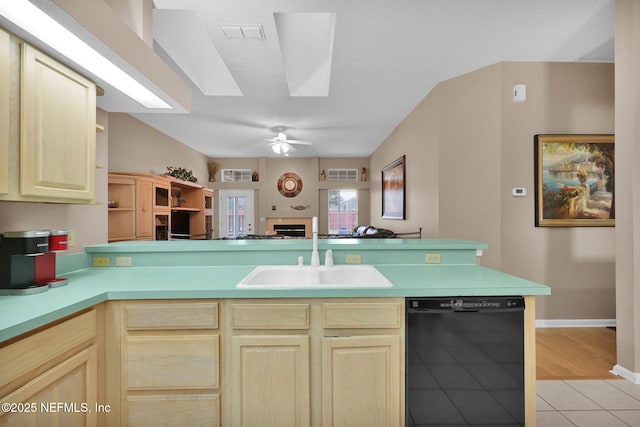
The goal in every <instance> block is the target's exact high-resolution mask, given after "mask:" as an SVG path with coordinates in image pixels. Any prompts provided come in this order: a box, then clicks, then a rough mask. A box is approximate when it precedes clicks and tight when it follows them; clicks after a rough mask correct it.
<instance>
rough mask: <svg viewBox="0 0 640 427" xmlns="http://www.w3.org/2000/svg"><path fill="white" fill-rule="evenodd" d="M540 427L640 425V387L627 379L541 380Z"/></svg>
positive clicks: (539, 388) (538, 390)
mask: <svg viewBox="0 0 640 427" xmlns="http://www.w3.org/2000/svg"><path fill="white" fill-rule="evenodd" d="M537 394H538V401H537V405H536V406H537V423H536V424H537V427H544V426H548V427H565V426H568V427H571V426H578V427H618V426H621V427H625V426H640V385H634V384H632V383H630V382H629V381H626V380H622V379H621V380H562V381H561V380H539V381H538V382H537Z"/></svg>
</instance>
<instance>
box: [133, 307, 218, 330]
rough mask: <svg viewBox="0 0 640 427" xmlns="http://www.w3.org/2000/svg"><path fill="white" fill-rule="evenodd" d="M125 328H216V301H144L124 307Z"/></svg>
mask: <svg viewBox="0 0 640 427" xmlns="http://www.w3.org/2000/svg"><path fill="white" fill-rule="evenodd" d="M124 315H125V325H126V328H127V329H134V330H135V329H137V330H150V329H217V328H218V303H217V302H193V303H144V304H138V303H136V304H127V305H125V307H124Z"/></svg>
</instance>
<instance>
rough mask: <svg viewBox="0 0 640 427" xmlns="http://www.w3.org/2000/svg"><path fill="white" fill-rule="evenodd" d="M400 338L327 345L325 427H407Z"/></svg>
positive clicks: (325, 342) (344, 339)
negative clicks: (355, 426)
mask: <svg viewBox="0 0 640 427" xmlns="http://www.w3.org/2000/svg"><path fill="white" fill-rule="evenodd" d="M401 354H402V353H401V349H400V337H399V336H391V335H376V336H358V337H327V338H323V340H322V418H323V420H322V425H323V426H325V427H329V426H353V425H363V426H365V425H366V426H369V427H370V426H381V427H382V426H386V427H393V426H398V425H404V423H403V422H402V404H403V402H402V401H401V396H402V393H401V390H400V387H401V383H402V382H401V379H400V376H401V375H402V373H401V372H402V371H401V364H400V363H401Z"/></svg>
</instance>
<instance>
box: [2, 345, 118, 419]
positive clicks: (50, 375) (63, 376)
mask: <svg viewBox="0 0 640 427" xmlns="http://www.w3.org/2000/svg"><path fill="white" fill-rule="evenodd" d="M97 357H98V356H97V351H96V347H95V346H91V347H89V348H87V349H85V350H83V351H81V352H79V353H77V354H76V355H74V356H71V357H70V358H68V359H67V360H65V361H64V362H62V363H60V364H58V365H56V366H54V367H53V368H51V369H49V370H48V371H46V372H44V373H43V374H41V375H40V376H38V377H36V378H34V379H33V380H31V381H29V382H28V383H27V384H25V385H24V386H22V387H20V388H19V389H17V390H16V391H14V392H13V393H11V394H9V395H7V396H4V397H3V398H1V399H0V401H1V402H2V403H3V404H6V403H9V404H16V405H17V404H22V405H23V406H20V407H19V408H20V410H16V412H8V411H0V426H16V427H21V426H45V425H47V426H53V425H58V426H69V427H74V426H78V427H82V426H96V425H97V415H98V413H99V412H107V411H108V410H109V408H108V407H106V406H105V405H104V404H103V405H102V406H100V402H98V401H97V399H98V381H97V377H98V368H97ZM59 405H66V406H59ZM3 408H4V405H3ZM16 409H18V407H16Z"/></svg>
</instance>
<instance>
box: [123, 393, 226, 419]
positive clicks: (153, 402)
mask: <svg viewBox="0 0 640 427" xmlns="http://www.w3.org/2000/svg"><path fill="white" fill-rule="evenodd" d="M159 420H162V425H171V426H174V425H182V426H211V427H215V426H219V425H220V395H218V394H182V395H181V394H178V395H153V396H128V397H127V421H128V423H127V425H130V426H138V427H143V426H150V427H155V426H157V425H158V424H159Z"/></svg>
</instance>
